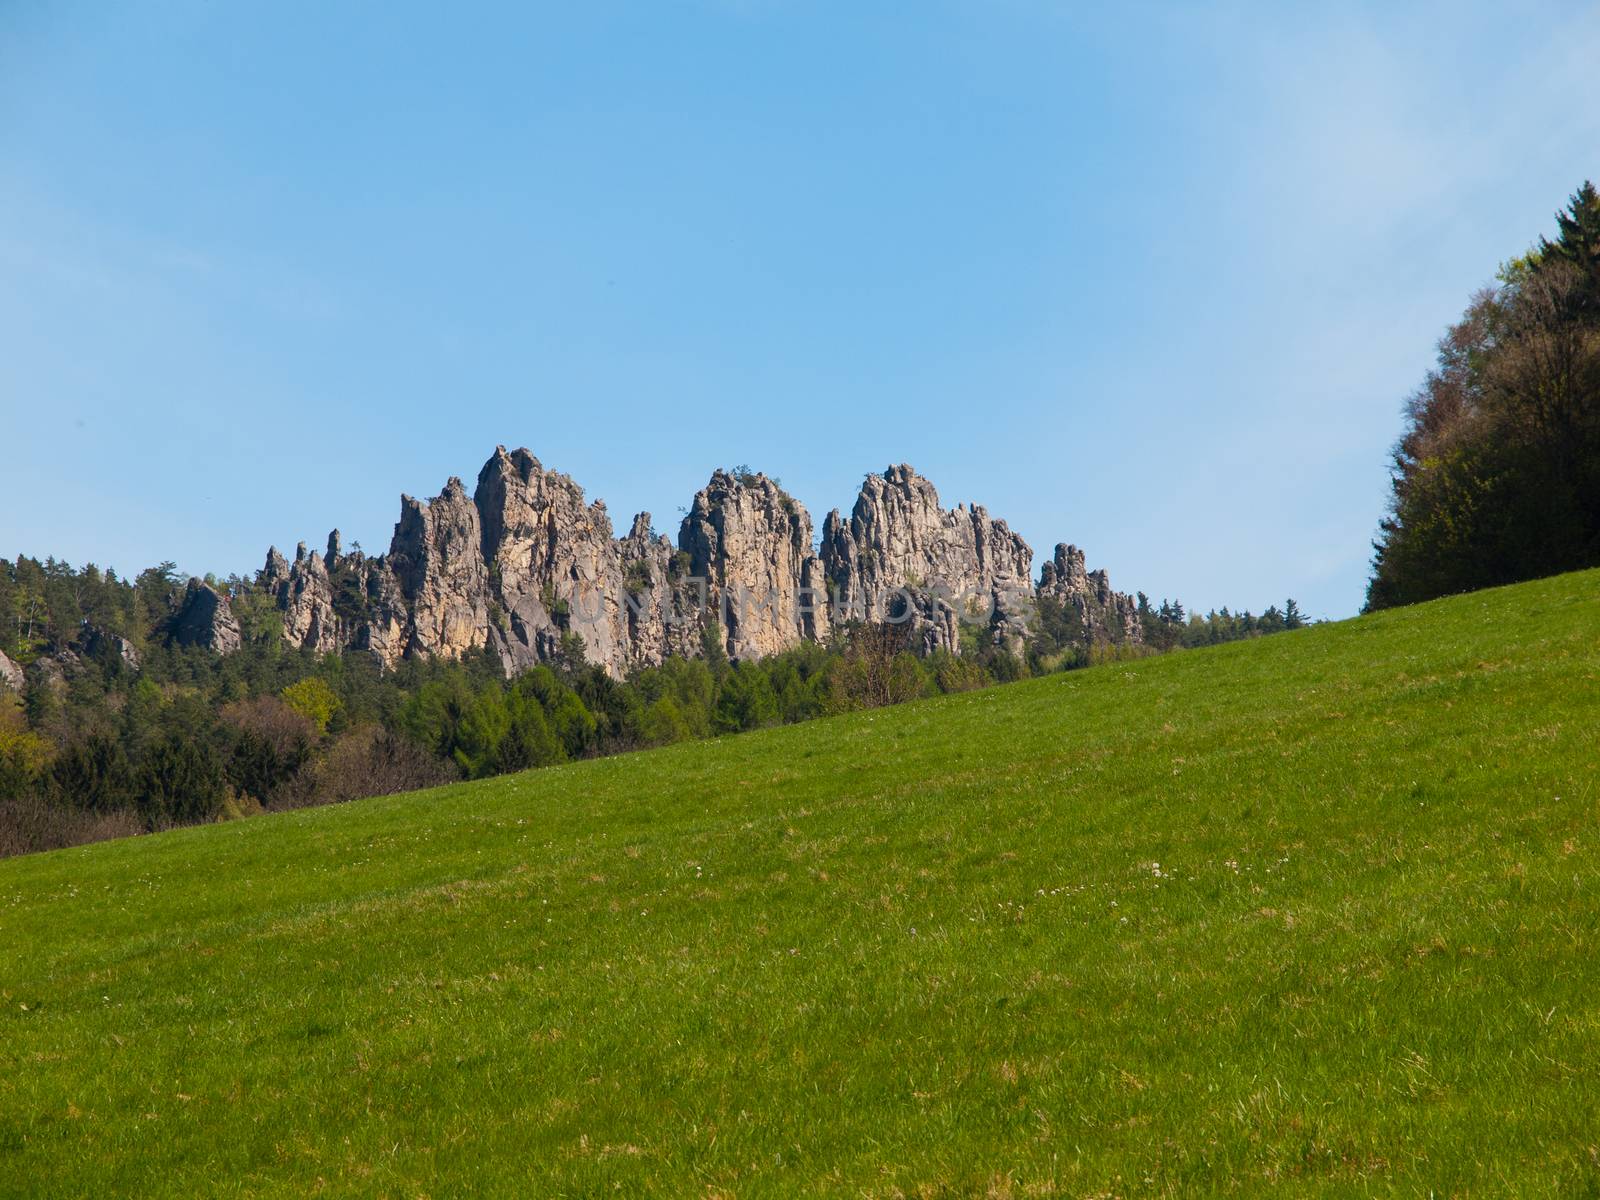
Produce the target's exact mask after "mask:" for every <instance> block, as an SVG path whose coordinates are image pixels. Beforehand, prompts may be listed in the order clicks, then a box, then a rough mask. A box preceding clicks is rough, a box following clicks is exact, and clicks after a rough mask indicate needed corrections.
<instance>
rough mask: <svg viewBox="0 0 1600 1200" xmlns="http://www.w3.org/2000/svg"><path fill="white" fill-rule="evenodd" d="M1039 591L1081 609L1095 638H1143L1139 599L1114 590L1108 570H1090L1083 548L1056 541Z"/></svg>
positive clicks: (1044, 567)
mask: <svg viewBox="0 0 1600 1200" xmlns="http://www.w3.org/2000/svg"><path fill="white" fill-rule="evenodd" d="M1038 594H1039V595H1040V596H1048V597H1050V598H1051V599H1053V600H1060V601H1062V602H1064V603H1066V604H1070V605H1071V606H1072V607H1073V608H1075V609H1077V610H1078V615H1079V616H1080V617H1081V618H1082V619H1083V627H1084V628H1085V629H1086V630H1087V631H1088V633H1089V637H1090V639H1091V640H1092V641H1111V642H1138V641H1142V640H1143V637H1144V630H1143V627H1142V626H1141V625H1140V623H1139V605H1138V603H1137V602H1136V601H1135V600H1134V598H1133V597H1132V596H1128V595H1125V594H1124V593H1122V592H1116V591H1112V589H1111V580H1110V579H1109V578H1107V576H1106V573H1105V572H1104V571H1090V570H1087V569H1086V564H1085V561H1084V554H1083V551H1082V550H1079V549H1078V548H1077V547H1076V546H1070V545H1067V544H1066V543H1065V542H1058V543H1057V544H1056V552H1055V557H1054V558H1053V559H1052V560H1051V561H1050V562H1047V563H1045V564H1044V566H1043V567H1041V568H1040V569H1039V592H1038Z"/></svg>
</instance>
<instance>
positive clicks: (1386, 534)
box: [1367, 183, 1600, 609]
mask: <svg viewBox="0 0 1600 1200" xmlns="http://www.w3.org/2000/svg"><path fill="white" fill-rule="evenodd" d="M1557 222H1558V226H1559V236H1558V237H1557V239H1556V240H1555V241H1553V242H1552V241H1549V240H1541V242H1540V244H1539V246H1538V248H1536V249H1535V250H1534V251H1532V252H1530V253H1529V254H1528V255H1527V256H1525V257H1524V258H1522V259H1520V260H1518V261H1516V262H1515V263H1513V264H1510V265H1509V266H1508V267H1506V268H1504V269H1503V270H1502V271H1501V277H1500V278H1501V282H1500V284H1499V286H1498V287H1496V288H1494V289H1492V290H1490V291H1486V292H1483V293H1480V294H1479V295H1478V296H1476V297H1475V298H1474V299H1473V301H1472V303H1471V304H1470V305H1469V307H1468V308H1467V311H1466V313H1465V314H1464V315H1463V316H1462V318H1461V320H1460V321H1459V322H1457V323H1456V324H1455V325H1454V326H1452V327H1451V328H1450V330H1449V331H1448V332H1447V333H1446V335H1445V337H1444V338H1443V339H1442V340H1441V341H1440V343H1439V348H1438V359H1437V365H1436V366H1435V368H1434V370H1433V371H1431V372H1430V373H1429V374H1428V376H1427V378H1426V379H1425V380H1424V381H1423V384H1422V386H1421V388H1419V389H1418V391H1417V392H1416V393H1415V394H1413V395H1412V397H1411V398H1410V399H1409V401H1408V402H1407V405H1406V411H1405V415H1406V428H1405V432H1404V434H1403V435H1402V437H1401V439H1400V441H1399V442H1398V444H1397V445H1396V447H1395V449H1394V451H1393V453H1392V456H1391V497H1390V509H1391V511H1390V514H1389V515H1388V516H1387V517H1386V518H1385V519H1384V520H1383V521H1382V522H1381V524H1380V532H1379V538H1378V541H1377V542H1376V543H1375V544H1374V547H1373V549H1374V557H1373V572H1372V578H1371V582H1370V584H1369V586H1368V591H1367V607H1368V608H1369V609H1380V608H1386V607H1390V606H1392V605H1397V604H1409V603H1414V602H1416V601H1419V600H1426V599H1430V598H1433V597H1436V596H1441V595H1446V594H1449V593H1452V592H1460V591H1469V590H1472V589H1474V588H1480V587H1487V586H1492V585H1496V584H1502V583H1511V582H1515V581H1517V580H1522V579H1528V578H1532V577H1536V576H1539V575H1547V574H1552V573H1555V572H1560V571H1567V570H1573V569H1577V568H1581V567H1585V566H1590V565H1593V564H1596V563H1600V194H1597V193H1596V190H1595V188H1594V187H1593V185H1591V184H1588V183H1586V184H1584V186H1583V187H1582V188H1580V189H1579V190H1578V192H1577V193H1576V194H1574V195H1573V197H1572V199H1571V201H1570V202H1569V204H1568V207H1567V209H1566V210H1565V211H1564V212H1562V213H1560V214H1557Z"/></svg>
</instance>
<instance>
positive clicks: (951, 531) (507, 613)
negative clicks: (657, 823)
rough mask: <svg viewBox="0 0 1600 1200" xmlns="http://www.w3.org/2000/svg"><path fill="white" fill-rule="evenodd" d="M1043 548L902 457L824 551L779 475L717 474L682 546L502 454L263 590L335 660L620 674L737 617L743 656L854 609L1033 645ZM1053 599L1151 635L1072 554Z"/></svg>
mask: <svg viewBox="0 0 1600 1200" xmlns="http://www.w3.org/2000/svg"><path fill="white" fill-rule="evenodd" d="M1032 557H1033V553H1032V550H1031V549H1030V548H1029V546H1028V544H1027V543H1026V542H1025V541H1023V539H1022V538H1021V537H1019V536H1018V535H1016V534H1015V533H1013V532H1011V530H1010V529H1009V528H1008V527H1007V525H1006V523H1005V522H1004V521H1001V520H997V519H994V518H992V517H990V516H989V514H988V512H987V511H986V510H984V509H983V508H982V507H978V506H971V507H969V506H967V505H959V506H957V507H956V508H954V509H945V508H943V507H941V505H940V502H939V495H938V492H937V491H936V490H935V488H934V486H933V484H932V483H931V482H929V481H928V480H926V479H924V478H922V477H921V476H920V475H918V474H917V473H916V471H914V470H913V469H912V468H911V467H909V466H906V465H904V464H901V465H900V466H895V467H890V468H889V469H888V470H886V471H884V472H883V473H882V474H881V475H870V476H868V477H867V479H866V481H865V482H864V483H863V484H862V487H861V493H860V495H859V496H858V497H857V499H856V503H855V506H854V508H853V510H852V512H851V515H850V517H849V519H848V520H846V519H845V518H843V517H842V516H841V515H840V514H839V512H838V511H837V510H835V511H834V512H833V513H831V514H829V516H828V519H827V520H826V521H825V522H824V524H823V529H822V538H821V548H820V552H818V551H814V550H813V549H812V527H811V518H810V517H809V515H808V514H807V513H806V510H805V508H804V507H803V506H801V505H800V504H799V503H798V502H797V501H796V500H795V499H794V498H793V497H792V496H790V495H789V494H788V493H787V492H785V491H784V490H783V489H782V488H781V487H780V486H779V485H778V483H777V481H776V480H773V479H771V478H769V477H768V476H766V475H763V474H760V473H758V472H745V471H740V472H737V473H733V472H728V471H717V472H715V473H714V474H713V475H712V476H711V479H710V481H709V482H708V483H707V485H706V486H705V487H704V488H702V489H701V490H700V491H699V492H698V493H697V494H696V496H695V498H694V501H693V503H692V505H691V506H690V508H689V510H688V513H687V515H686V516H685V517H684V519H683V521H682V523H681V525H680V527H679V531H678V544H677V546H676V547H674V545H673V543H672V542H671V541H670V540H669V539H668V538H666V537H661V536H657V535H655V534H654V533H653V532H652V529H651V522H650V515H649V514H648V513H640V514H638V515H637V516H635V517H634V518H633V521H632V522H631V524H630V526H629V529H628V532H627V534H626V535H625V536H623V537H620V538H619V537H616V536H614V531H613V528H612V523H611V519H610V516H609V515H608V513H607V511H606V506H605V504H604V503H603V502H601V501H598V500H596V501H593V502H591V501H589V500H587V499H586V498H585V496H584V492H583V489H582V488H581V487H579V486H578V485H577V484H576V483H575V482H574V481H573V480H572V479H571V478H569V477H568V476H566V475H563V474H561V473H560V472H557V471H551V470H547V469H546V468H545V467H544V466H543V465H542V464H541V463H540V462H539V460H538V459H537V458H535V457H534V456H533V455H532V454H530V453H529V452H528V451H527V450H512V451H507V450H506V448H505V447H503V446H501V447H498V448H497V449H496V450H495V453H494V454H493V456H491V457H490V459H489V461H488V462H487V463H485V464H484V467H483V469H482V471H480V472H479V474H478V479H477V484H476V487H475V488H474V491H473V493H472V495H470V496H469V495H468V494H467V491H466V488H465V486H464V485H463V484H462V482H461V481H460V480H459V479H451V480H450V481H449V482H448V483H447V484H446V485H445V488H444V490H443V492H441V493H440V494H439V495H438V496H436V497H435V498H434V499H432V500H430V501H426V502H423V501H418V500H415V499H412V498H411V497H409V496H406V497H402V499H401V510H400V520H399V521H398V522H397V523H396V525H395V530H394V537H393V539H392V541H391V543H390V547H389V551H388V553H387V554H385V555H382V556H379V557H376V558H364V557H363V556H361V555H359V554H352V555H346V554H344V553H343V550H342V546H341V542H340V538H339V534H338V531H337V530H335V531H333V532H332V533H330V534H329V536H328V548H327V555H326V557H324V556H323V555H321V554H318V553H315V552H308V551H307V550H306V548H305V545H304V543H301V545H300V546H299V547H298V549H297V551H296V554H295V558H294V561H293V562H292V563H291V562H289V561H288V560H287V559H285V557H284V556H283V555H281V554H279V553H278V552H277V551H276V550H275V549H274V550H272V551H270V552H269V553H268V555H267V561H266V565H265V566H264V567H263V568H262V570H261V573H260V575H259V576H258V580H257V583H258V586H259V587H261V588H263V589H264V590H266V591H268V592H269V593H270V594H271V595H272V596H273V597H274V599H275V602H276V604H277V606H278V608H279V610H280V612H281V614H282V618H283V631H284V637H285V638H286V639H287V640H288V641H289V642H290V643H291V644H293V645H295V646H304V647H309V648H311V649H314V650H317V651H319V652H326V651H333V650H343V649H353V650H365V651H368V652H370V653H372V654H374V655H376V656H377V657H378V658H379V659H380V660H381V661H382V662H383V663H385V664H386V665H393V664H394V663H395V662H397V661H398V660H399V659H400V658H401V657H403V656H405V655H416V654H423V655H438V656H441V657H446V658H457V657H460V656H461V655H462V654H464V653H466V652H468V651H470V650H476V649H480V648H483V647H489V648H491V649H493V650H494V651H495V652H496V653H497V654H498V655H499V656H500V660H501V663H502V664H503V666H504V667H505V669H506V670H507V672H508V673H516V672H519V671H521V670H524V669H526V668H527V667H529V666H532V665H534V664H536V663H540V662H549V661H552V660H553V659H555V658H556V657H557V655H558V654H560V653H562V652H563V647H564V643H565V644H567V645H571V644H574V643H572V640H571V639H572V638H573V637H574V636H575V637H577V638H581V639H582V646H583V654H584V656H585V657H586V658H587V659H588V660H589V661H590V662H593V663H596V664H598V665H600V666H603V667H604V668H605V669H606V670H607V671H608V672H610V673H611V674H613V675H615V676H622V675H625V674H627V673H628V672H630V671H633V670H635V669H637V668H639V667H643V666H651V665H655V664H658V663H660V662H662V661H663V660H664V659H665V658H667V657H669V656H673V655H679V656H689V655H694V654H698V653H699V652H700V649H701V636H702V632H703V629H704V628H705V625H706V623H707V622H709V621H710V620H713V619H715V620H716V621H718V622H719V625H720V628H721V631H722V634H723V637H724V639H725V648H726V650H727V652H728V654H729V655H730V656H732V657H734V658H759V657H762V656H765V655H769V654H774V653H778V652H780V651H782V650H786V649H788V648H790V647H792V646H794V645H796V644H798V643H799V642H801V641H803V640H808V639H810V640H819V641H820V640H824V639H826V638H827V637H829V636H830V633H831V632H832V629H833V627H834V625H835V624H836V623H837V622H839V621H850V620H875V621H881V620H888V619H895V618H906V617H907V614H909V618H908V619H909V621H910V623H911V625H912V627H913V629H914V630H915V631H916V641H917V644H918V645H919V646H920V647H921V648H922V649H924V650H930V651H931V650H935V649H947V650H952V651H955V650H959V649H960V647H961V644H962V637H961V628H962V626H963V624H965V625H968V626H970V627H972V628H973V629H974V631H975V632H976V633H977V634H978V635H979V636H980V637H983V638H987V639H990V640H991V641H993V642H996V643H999V644H1004V645H1009V646H1012V647H1013V648H1018V647H1020V644H1021V642H1022V640H1023V639H1024V638H1025V637H1026V634H1027V628H1028V620H1029V617H1030V615H1031V613H1032V602H1033V596H1034V589H1033V586H1032V583H1031V580H1030V578H1029V574H1030V569H1031V563H1032ZM1039 589H1040V594H1045V595H1050V596H1053V597H1057V598H1062V599H1068V600H1070V601H1071V602H1072V603H1074V604H1075V605H1077V606H1078V607H1079V609H1080V611H1081V612H1083V613H1085V626H1086V628H1089V629H1091V631H1092V632H1093V633H1094V635H1095V636H1097V637H1106V638H1115V639H1119V640H1120V639H1123V638H1129V637H1137V632H1138V620H1137V613H1136V611H1135V609H1134V606H1133V604H1132V601H1130V600H1128V598H1127V597H1125V596H1121V595H1120V594H1118V593H1115V592H1113V591H1111V588H1110V584H1109V582H1107V581H1106V580H1105V577H1104V575H1103V574H1090V573H1088V572H1087V571H1086V570H1085V568H1084V563H1083V556H1082V554H1081V552H1079V551H1077V550H1076V549H1075V548H1073V547H1070V546H1059V547H1057V550H1056V555H1055V559H1054V560H1053V561H1052V562H1050V563H1047V564H1045V566H1044V569H1043V571H1042V573H1041V582H1040V585H1039Z"/></svg>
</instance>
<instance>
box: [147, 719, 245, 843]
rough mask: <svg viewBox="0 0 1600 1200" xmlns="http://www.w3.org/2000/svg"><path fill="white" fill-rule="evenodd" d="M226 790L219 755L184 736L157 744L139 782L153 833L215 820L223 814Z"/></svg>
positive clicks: (170, 738)
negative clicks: (168, 827)
mask: <svg viewBox="0 0 1600 1200" xmlns="http://www.w3.org/2000/svg"><path fill="white" fill-rule="evenodd" d="M224 788H225V779H224V775H223V769H222V764H221V762H220V761H219V760H218V758H217V755H216V752H215V751H214V750H212V748H211V747H210V746H209V745H208V744H207V743H205V742H201V741H196V740H194V739H192V738H188V737H184V736H182V735H180V734H172V735H169V736H168V737H166V738H165V739H163V740H162V741H160V742H158V743H156V745H155V746H154V747H153V748H152V749H151V751H150V753H149V754H147V755H146V756H145V760H144V762H143V764H142V765H141V766H140V768H139V773H138V777H137V779H136V781H135V789H136V795H137V796H138V803H139V812H140V814H141V815H142V816H143V817H144V820H145V823H146V824H147V825H148V826H149V827H150V828H151V829H163V828H166V827H167V826H169V825H190V824H194V823H195V822H197V821H209V820H212V819H213V818H215V817H216V816H217V814H218V813H219V812H221V811H222V799H223V795H224Z"/></svg>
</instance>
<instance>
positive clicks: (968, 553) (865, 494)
mask: <svg viewBox="0 0 1600 1200" xmlns="http://www.w3.org/2000/svg"><path fill="white" fill-rule="evenodd" d="M822 560H823V566H824V570H825V571H826V573H827V576H828V580H829V582H830V583H831V585H832V587H833V590H834V593H835V595H836V596H837V601H838V602H837V610H838V611H842V612H843V613H847V614H849V615H850V617H852V618H853V619H856V620H869V621H885V620H892V619H896V618H902V619H905V618H907V614H911V615H910V616H909V618H908V619H909V620H910V622H911V624H912V628H913V630H914V636H915V637H916V639H917V640H918V641H919V642H920V643H921V645H922V647H923V649H924V650H927V651H932V650H950V651H957V650H959V649H960V636H959V632H958V630H959V627H960V626H961V625H962V624H966V625H969V626H972V627H974V628H975V630H976V631H977V632H979V633H980V634H981V635H982V636H992V637H996V638H997V639H998V640H1000V641H1002V642H1005V643H1015V642H1018V641H1020V639H1021V638H1022V637H1024V636H1025V634H1026V628H1027V612H1028V608H1029V606H1030V603H1031V601H1032V596H1033V587H1032V582H1031V580H1030V578H1029V574H1030V571H1031V568H1032V564H1033V550H1032V549H1031V548H1030V547H1029V546H1028V543H1027V542H1025V541H1023V540H1022V538H1021V537H1019V536H1018V535H1017V534H1015V533H1012V532H1011V530H1010V529H1009V528H1007V526H1006V523H1005V522H1004V521H997V520H994V519H993V518H991V517H990V516H989V514H988V512H987V511H986V510H985V509H984V508H982V507H981V506H974V507H972V508H970V509H969V508H968V507H967V506H966V505H960V506H958V507H956V508H953V509H948V510H946V509H944V508H941V507H940V505H939V493H938V492H937V491H936V490H935V489H934V486H933V484H932V483H930V482H929V481H928V480H926V479H924V478H923V477H922V476H920V475H918V474H917V473H916V471H914V470H912V468H911V467H909V466H907V465H905V464H904V463H902V464H901V465H900V466H898V467H890V468H889V469H888V470H887V471H885V472H884V473H883V474H882V475H869V476H867V479H866V482H865V483H863V484H862V485H861V494H860V495H859V496H857V497H856V503H855V508H854V509H853V510H852V511H851V514H850V520H849V521H848V522H846V521H845V520H844V519H843V518H842V517H841V516H840V515H839V510H838V509H835V510H834V511H833V512H831V513H829V514H828V519H827V520H826V521H825V522H824V523H823V529H822Z"/></svg>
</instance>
